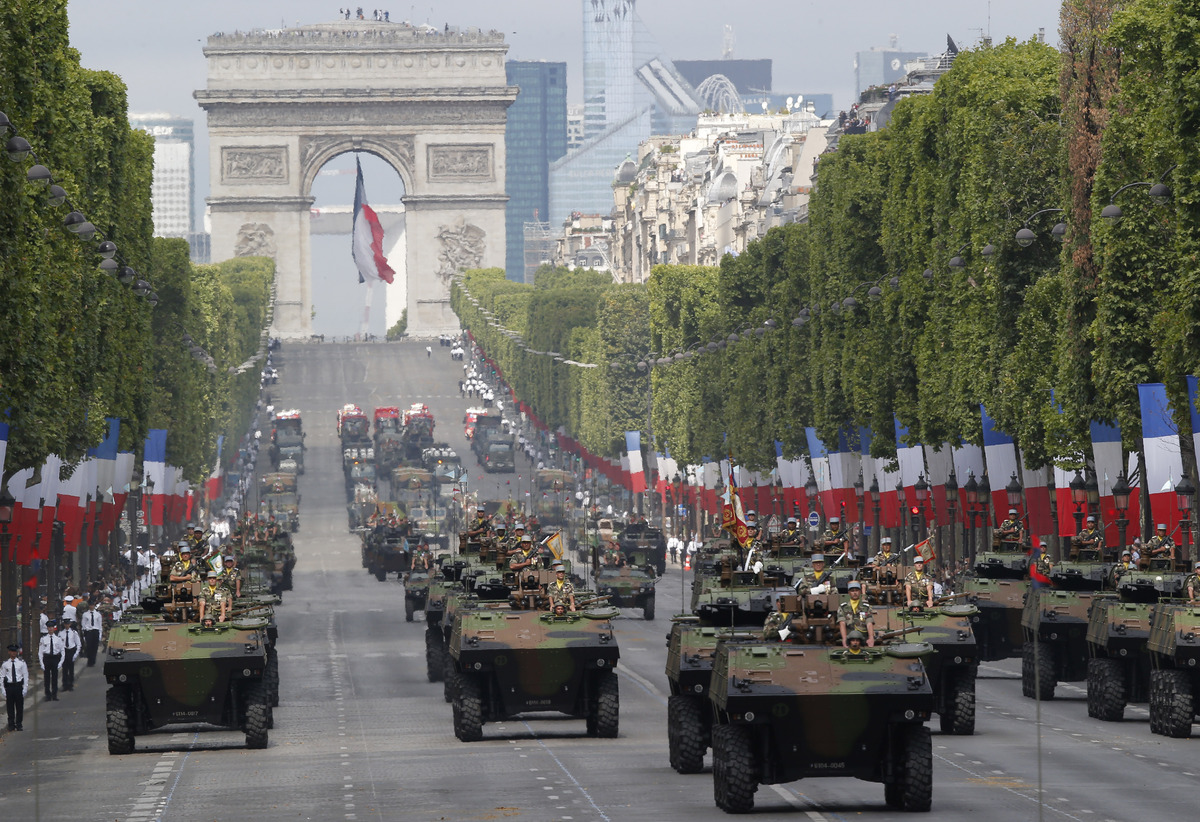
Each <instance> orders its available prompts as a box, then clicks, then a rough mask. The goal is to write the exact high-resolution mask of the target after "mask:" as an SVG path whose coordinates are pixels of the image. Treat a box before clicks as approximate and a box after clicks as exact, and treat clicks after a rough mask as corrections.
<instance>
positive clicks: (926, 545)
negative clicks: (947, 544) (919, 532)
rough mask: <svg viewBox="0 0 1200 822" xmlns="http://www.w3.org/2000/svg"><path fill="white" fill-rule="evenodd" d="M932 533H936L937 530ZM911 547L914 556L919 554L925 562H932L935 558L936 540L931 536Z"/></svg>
mask: <svg viewBox="0 0 1200 822" xmlns="http://www.w3.org/2000/svg"><path fill="white" fill-rule="evenodd" d="M933 533H935V534H936V533H937V532H936V531H934V532H933ZM912 549H913V557H914V558H915V557H918V556H919V557H921V558H922V559H924V560H925V561H926V562H933V561H934V560H935V559H937V542H936V540H935V539H934V538H933V537H932V536H929V537H926V538H925V539H923V540H921V541H920V542H918V543H916V544H915V545H913V547H912Z"/></svg>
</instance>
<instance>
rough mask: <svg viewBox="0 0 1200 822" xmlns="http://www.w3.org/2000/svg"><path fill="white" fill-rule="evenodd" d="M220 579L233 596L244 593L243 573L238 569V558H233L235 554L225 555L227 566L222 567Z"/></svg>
mask: <svg viewBox="0 0 1200 822" xmlns="http://www.w3.org/2000/svg"><path fill="white" fill-rule="evenodd" d="M218 579H219V580H220V583H221V585H222V586H224V588H225V590H226V591H228V592H229V595H230V596H231V597H240V596H241V595H242V575H241V572H239V571H238V569H237V560H236V559H234V558H233V554H229V555H228V556H226V557H225V567H224V568H222V569H221V573H220V576H219V577H218Z"/></svg>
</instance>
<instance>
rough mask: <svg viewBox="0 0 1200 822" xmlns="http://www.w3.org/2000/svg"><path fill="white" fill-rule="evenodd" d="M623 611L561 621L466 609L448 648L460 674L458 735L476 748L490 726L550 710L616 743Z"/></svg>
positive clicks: (595, 611) (579, 614)
mask: <svg viewBox="0 0 1200 822" xmlns="http://www.w3.org/2000/svg"><path fill="white" fill-rule="evenodd" d="M617 613H618V611H617V610H616V609H615V608H611V607H607V606H606V607H599V608H591V609H585V610H583V611H575V612H569V613H566V614H561V615H555V614H552V613H549V612H545V611H537V610H526V611H513V610H507V611H506V610H499V609H495V610H493V609H487V610H484V609H475V610H463V611H461V612H460V613H459V614H458V616H457V617H456V619H455V621H454V628H453V632H452V635H451V638H450V647H449V650H450V656H451V658H452V659H453V660H454V663H455V668H456V671H457V677H456V683H455V694H454V701H453V707H454V735H455V736H456V737H458V738H459V739H460V740H461V741H463V742H473V741H476V740H479V739H481V738H482V737H483V726H484V724H485V723H487V722H496V721H499V720H503V719H508V718H510V717H513V716H518V715H521V714H526V713H534V712H537V713H540V712H547V711H551V712H558V713H563V714H566V715H568V716H572V717H577V718H582V719H585V720H586V721H587V732H588V735H589V736H600V737H610V738H611V737H615V736H616V735H617V732H618V729H619V719H620V690H619V685H618V683H617V675H616V671H615V670H614V668H615V667H616V664H617V660H618V659H619V658H620V652H619V651H618V649H617V640H616V636H615V634H614V633H613V626H612V622H611V619H612V618H613V617H614V616H616V615H617Z"/></svg>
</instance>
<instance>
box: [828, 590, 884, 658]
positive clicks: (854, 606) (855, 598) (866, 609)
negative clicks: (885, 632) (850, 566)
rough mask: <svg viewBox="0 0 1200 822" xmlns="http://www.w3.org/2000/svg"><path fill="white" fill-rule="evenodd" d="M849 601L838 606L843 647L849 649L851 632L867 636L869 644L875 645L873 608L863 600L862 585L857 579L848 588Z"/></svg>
mask: <svg viewBox="0 0 1200 822" xmlns="http://www.w3.org/2000/svg"><path fill="white" fill-rule="evenodd" d="M846 593H847V595H848V599H847V600H846V601H845V602H843V603H842V604H841V605H839V606H838V613H837V619H838V626H839V627H840V629H841V632H842V646H843V647H848V643H847V641H846V636H847V634H848V633H849V632H851V631H859V632H861V633H863V634H865V635H866V637H867V644H868V645H871V646H874V645H875V617H874V615H873V614H872V612H871V606H870V605H868V604H867V601H866V600H865V599H863V598H862V583H861V582H859V581H858V580H857V579H852V580H850V584H849V585H847V586H846Z"/></svg>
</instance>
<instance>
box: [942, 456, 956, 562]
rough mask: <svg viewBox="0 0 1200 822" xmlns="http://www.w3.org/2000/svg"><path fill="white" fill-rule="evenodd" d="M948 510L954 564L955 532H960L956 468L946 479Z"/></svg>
mask: <svg viewBox="0 0 1200 822" xmlns="http://www.w3.org/2000/svg"><path fill="white" fill-rule="evenodd" d="M945 488H946V508H947V510H948V511H949V513H950V561H951V562H954V561H955V560H956V559H957V557H956V550H955V544H954V538H955V533H954V532H955V531H957V530H958V522H957V520H956V519H955V515H956V514H957V513H958V476H957V475H956V474H955V473H954V467H953V466H951V468H950V476H948V477H946V485H945Z"/></svg>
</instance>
